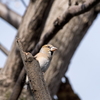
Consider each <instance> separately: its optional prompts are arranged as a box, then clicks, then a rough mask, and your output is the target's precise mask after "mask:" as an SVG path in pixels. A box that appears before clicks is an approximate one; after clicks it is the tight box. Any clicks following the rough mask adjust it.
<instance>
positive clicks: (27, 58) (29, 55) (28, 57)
mask: <svg viewBox="0 0 100 100" xmlns="http://www.w3.org/2000/svg"><path fill="white" fill-rule="evenodd" d="M24 53H25V55H26V59H25V61H26V62H32V61H33V58H34V57H33V56H32V54H31V53H29V52H27V53H26V52H24Z"/></svg>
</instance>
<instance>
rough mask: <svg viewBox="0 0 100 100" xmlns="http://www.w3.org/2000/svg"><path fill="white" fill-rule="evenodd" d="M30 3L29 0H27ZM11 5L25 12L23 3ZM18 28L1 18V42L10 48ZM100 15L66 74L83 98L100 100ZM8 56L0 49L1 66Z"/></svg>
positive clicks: (16, 9)
mask: <svg viewBox="0 0 100 100" xmlns="http://www.w3.org/2000/svg"><path fill="white" fill-rule="evenodd" d="M26 1H27V2H26V4H28V0H26ZM9 7H10V8H11V9H13V10H14V11H16V12H17V13H19V14H20V15H23V14H24V11H25V7H24V6H23V5H22V3H19V2H18V1H17V0H16V3H15V2H14V1H13V0H12V2H10V3H9ZM16 33H17V30H16V29H15V28H13V27H12V26H11V25H9V24H8V23H7V22H5V21H4V20H2V19H1V18H0V43H2V44H3V45H4V46H5V47H6V48H7V49H8V50H10V48H11V45H12V42H13V40H14V38H15V36H16ZM99 44H100V15H98V17H97V19H96V20H95V21H94V23H93V25H92V26H91V28H90V29H89V31H88V33H87V34H86V36H85V37H84V39H83V40H82V42H81V43H80V45H79V47H78V48H77V50H76V52H75V54H74V56H73V58H72V60H71V63H70V66H69V70H68V72H67V73H66V75H67V76H68V77H69V80H70V83H71V85H72V87H73V89H74V91H75V93H77V94H78V95H79V97H80V98H81V100H100V45H99ZM5 61H6V56H5V55H4V54H3V53H2V52H1V51H0V67H3V66H4V63H5Z"/></svg>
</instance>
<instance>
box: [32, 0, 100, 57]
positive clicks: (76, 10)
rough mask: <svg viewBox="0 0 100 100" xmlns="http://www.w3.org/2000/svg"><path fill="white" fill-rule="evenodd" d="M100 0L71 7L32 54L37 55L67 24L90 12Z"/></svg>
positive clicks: (90, 0) (92, 0) (42, 38)
mask: <svg viewBox="0 0 100 100" xmlns="http://www.w3.org/2000/svg"><path fill="white" fill-rule="evenodd" d="M99 2H100V0H88V1H87V2H86V3H84V4H82V5H78V6H70V7H69V8H68V9H67V10H66V11H65V13H64V14H63V15H62V17H59V18H57V19H56V20H55V21H54V23H53V26H52V27H51V29H50V30H48V32H47V33H46V34H45V35H44V36H42V37H41V38H40V41H39V42H38V44H37V45H36V47H35V49H34V50H33V51H32V54H33V55H34V54H36V53H37V52H38V50H39V49H40V48H41V46H42V45H43V44H46V43H48V42H49V41H50V40H51V39H52V38H53V37H54V36H55V35H56V34H57V32H58V31H59V30H60V29H62V28H63V26H64V25H65V24H67V23H68V22H69V21H70V20H71V19H72V18H73V17H74V16H77V15H80V14H82V13H85V12H87V11H89V10H90V9H91V8H93V7H94V6H95V5H96V4H97V3H99Z"/></svg>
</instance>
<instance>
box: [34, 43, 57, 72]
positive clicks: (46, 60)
mask: <svg viewBox="0 0 100 100" xmlns="http://www.w3.org/2000/svg"><path fill="white" fill-rule="evenodd" d="M55 50H57V48H56V47H54V46H53V45H51V44H46V45H44V46H42V48H41V49H40V51H39V53H37V54H36V55H35V56H34V57H35V59H36V60H37V61H38V62H39V64H40V67H41V70H42V72H45V71H46V70H47V69H48V67H49V64H50V62H51V59H52V56H53V52H54V51H55Z"/></svg>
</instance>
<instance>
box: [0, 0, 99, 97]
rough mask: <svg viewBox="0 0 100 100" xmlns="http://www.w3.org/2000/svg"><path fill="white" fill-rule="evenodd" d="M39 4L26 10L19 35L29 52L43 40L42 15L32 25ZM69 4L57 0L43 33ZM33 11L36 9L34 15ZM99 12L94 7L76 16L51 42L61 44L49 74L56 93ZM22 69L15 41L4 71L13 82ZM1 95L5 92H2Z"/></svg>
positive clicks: (52, 93) (47, 73) (31, 5)
mask: <svg viewBox="0 0 100 100" xmlns="http://www.w3.org/2000/svg"><path fill="white" fill-rule="evenodd" d="M36 1H37V0H36ZM77 1H78V0H77ZM73 4H76V1H73V2H72V3H71V5H73ZM37 6H38V5H37ZM37 6H36V7H34V6H33V2H31V3H30V4H29V7H28V9H27V11H26V13H28V14H25V16H24V18H23V21H22V24H21V25H20V28H19V30H18V36H19V37H20V38H21V39H22V40H23V41H26V43H27V44H26V45H25V44H24V45H25V48H24V49H25V50H27V51H29V50H31V48H33V47H34V45H35V44H36V43H37V41H36V40H38V39H39V37H38V35H40V34H37V33H38V31H40V29H39V28H38V29H37V27H38V25H40V24H41V21H42V19H41V18H38V20H35V21H38V22H40V23H39V24H36V22H35V23H33V24H34V25H33V24H30V23H32V22H34V19H35V18H37V16H35V18H34V16H33V15H34V14H35V15H37V13H36V12H37V11H38V8H37ZM67 7H68V2H67V1H66V0H55V3H54V4H53V8H52V10H51V13H50V16H49V18H48V21H47V24H46V25H45V29H44V32H43V34H42V35H44V33H46V31H47V30H48V29H49V28H50V27H51V26H52V23H53V21H54V20H55V19H56V17H58V16H60V15H62V14H63V12H64V9H66V8H67ZM33 9H35V10H36V12H35V10H34V11H32V10H33ZM41 9H42V8H41ZM31 12H33V13H34V14H33V13H31ZM40 12H41V11H40ZM97 14H98V10H97V8H96V9H95V8H93V9H92V10H90V11H89V12H87V13H85V14H82V15H80V16H77V17H74V18H73V19H72V20H71V21H70V22H69V23H68V24H67V25H65V26H64V27H63V29H62V30H60V31H59V32H58V33H57V35H56V36H55V37H54V38H53V39H52V40H51V41H50V43H51V44H53V45H54V46H56V47H58V52H56V53H55V54H54V55H55V56H54V57H53V59H52V62H51V65H50V67H49V69H48V70H47V72H46V74H45V79H46V82H47V84H48V86H49V89H50V92H51V95H52V96H53V95H54V94H56V93H57V91H58V87H59V84H60V82H61V78H62V77H63V76H64V74H65V72H66V71H67V70H68V65H69V64H70V60H71V57H72V56H73V54H74V52H75V50H76V48H77V46H78V45H79V43H80V41H81V40H82V38H83V37H84V35H85V34H86V32H87V30H88V29H89V27H90V26H91V24H92V23H93V21H94V20H95V18H96V16H97ZM42 18H43V16H42ZM26 19H27V21H26ZM23 26H24V27H23ZM33 26H35V27H33ZM40 26H41V25H40ZM21 68H22V61H21V59H20V55H19V53H18V50H17V49H16V46H15V42H14V44H13V46H12V50H11V53H10V55H9V58H8V60H7V62H6V64H5V68H4V70H2V71H3V74H5V75H7V76H8V77H9V79H11V81H12V80H13V79H17V77H18V74H19V72H20V70H21ZM15 70H16V72H15ZM0 77H1V76H0ZM11 81H9V82H8V83H10V82H11ZM15 81H16V80H15ZM8 86H9V85H8ZM0 94H1V95H2V92H1V93H0Z"/></svg>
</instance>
